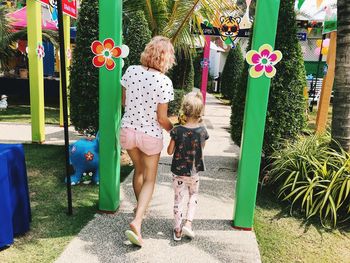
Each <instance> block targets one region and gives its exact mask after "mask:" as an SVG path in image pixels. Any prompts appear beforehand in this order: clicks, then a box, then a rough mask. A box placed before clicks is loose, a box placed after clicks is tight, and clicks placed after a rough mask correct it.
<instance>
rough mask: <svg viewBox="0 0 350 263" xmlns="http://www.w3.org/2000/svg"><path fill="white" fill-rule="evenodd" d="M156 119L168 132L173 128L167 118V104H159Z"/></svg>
mask: <svg viewBox="0 0 350 263" xmlns="http://www.w3.org/2000/svg"><path fill="white" fill-rule="evenodd" d="M157 119H158V122H159V124H160V125H161V126H162V127H163V129H165V130H167V131H168V132H169V131H170V130H171V129H172V128H173V124H172V123H171V121H170V120H169V118H168V103H159V104H158V107H157Z"/></svg>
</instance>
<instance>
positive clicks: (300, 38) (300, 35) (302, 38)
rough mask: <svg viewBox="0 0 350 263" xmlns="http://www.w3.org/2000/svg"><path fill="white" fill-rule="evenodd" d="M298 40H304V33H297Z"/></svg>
mask: <svg viewBox="0 0 350 263" xmlns="http://www.w3.org/2000/svg"><path fill="white" fill-rule="evenodd" d="M297 37H298V39H299V41H306V33H297Z"/></svg>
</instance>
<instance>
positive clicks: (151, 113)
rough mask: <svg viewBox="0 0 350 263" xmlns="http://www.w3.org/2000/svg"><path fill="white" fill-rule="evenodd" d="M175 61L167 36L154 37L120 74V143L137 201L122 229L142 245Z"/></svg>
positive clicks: (167, 123) (167, 126)
mask: <svg viewBox="0 0 350 263" xmlns="http://www.w3.org/2000/svg"><path fill="white" fill-rule="evenodd" d="M174 64H175V56H174V47H173V45H172V44H171V42H170V40H169V39H168V38H166V37H161V36H157V37H154V38H153V39H152V40H151V41H150V43H148V44H147V46H146V48H145V50H144V52H143V53H142V54H141V65H137V66H136V65H135V66H130V67H129V68H128V69H127V70H126V72H125V74H124V75H123V77H122V80H121V83H122V86H123V106H124V107H125V114H124V116H123V119H122V124H121V132H120V142H121V146H122V148H124V149H126V150H127V152H128V154H129V156H130V158H131V160H132V162H133V164H134V167H135V170H134V178H133V188H134V192H135V196H136V200H137V207H136V213H135V218H134V219H133V220H132V222H131V223H130V229H131V230H127V231H126V232H125V234H126V236H127V238H128V239H129V240H130V242H132V243H133V244H135V245H138V246H142V244H143V241H142V236H141V225H142V219H143V215H144V213H145V210H146V208H147V206H148V204H149V202H150V200H151V198H152V194H153V190H154V185H155V182H156V177H157V169H158V162H159V157H160V152H161V151H162V149H163V133H162V128H163V129H165V130H166V131H168V132H169V131H170V130H171V129H172V128H173V125H172V123H171V122H170V121H169V119H168V102H169V101H172V100H173V99H174V92H173V85H172V82H171V80H170V79H169V78H168V77H167V76H166V75H165V73H166V72H168V71H169V70H170V69H171V68H172V66H173V65H174Z"/></svg>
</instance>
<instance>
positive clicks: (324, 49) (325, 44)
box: [315, 38, 330, 56]
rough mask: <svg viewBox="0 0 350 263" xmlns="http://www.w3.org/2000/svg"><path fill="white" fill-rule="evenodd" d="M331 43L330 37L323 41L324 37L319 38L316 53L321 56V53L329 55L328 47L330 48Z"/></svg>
mask: <svg viewBox="0 0 350 263" xmlns="http://www.w3.org/2000/svg"><path fill="white" fill-rule="evenodd" d="M329 43H330V39H329V38H326V39H324V40H323V42H322V39H318V40H317V41H316V46H317V48H316V49H315V55H316V56H319V55H320V53H321V54H322V55H327V54H328V49H329ZM321 47H322V50H321Z"/></svg>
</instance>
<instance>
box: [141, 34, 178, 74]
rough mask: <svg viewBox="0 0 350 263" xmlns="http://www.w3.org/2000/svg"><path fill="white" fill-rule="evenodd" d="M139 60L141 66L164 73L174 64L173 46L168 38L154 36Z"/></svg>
mask: <svg viewBox="0 0 350 263" xmlns="http://www.w3.org/2000/svg"><path fill="white" fill-rule="evenodd" d="M140 60H141V64H142V65H143V66H145V67H147V68H154V69H156V70H159V71H160V72H162V73H166V72H168V71H169V70H170V69H171V68H172V67H173V66H174V64H175V50H174V46H173V44H172V43H171V41H170V39H169V38H167V37H163V36H156V37H154V38H152V39H151V41H150V42H149V43H148V44H147V45H146V47H145V50H144V51H143V52H142V54H141V59H140Z"/></svg>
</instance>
